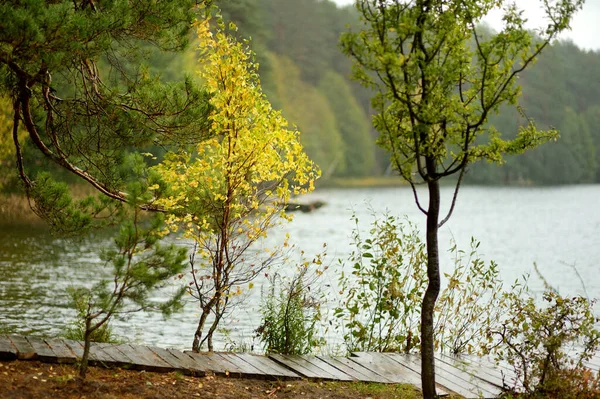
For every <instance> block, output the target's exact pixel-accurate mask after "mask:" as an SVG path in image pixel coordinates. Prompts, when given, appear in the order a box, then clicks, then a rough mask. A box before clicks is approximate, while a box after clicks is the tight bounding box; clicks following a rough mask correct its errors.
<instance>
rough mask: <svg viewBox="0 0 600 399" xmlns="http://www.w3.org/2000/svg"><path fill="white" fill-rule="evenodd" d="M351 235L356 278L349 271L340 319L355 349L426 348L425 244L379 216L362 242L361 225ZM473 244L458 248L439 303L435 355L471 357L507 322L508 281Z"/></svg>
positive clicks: (407, 225)
mask: <svg viewBox="0 0 600 399" xmlns="http://www.w3.org/2000/svg"><path fill="white" fill-rule="evenodd" d="M352 219H353V221H354V222H355V225H356V228H355V229H354V231H353V233H352V239H353V246H354V251H353V252H352V253H351V254H350V257H349V259H348V261H349V262H350V264H351V265H352V271H351V274H350V275H346V274H344V273H343V272H342V275H341V277H340V280H339V281H340V288H341V290H340V294H342V295H345V296H346V298H345V299H344V301H343V303H342V305H341V306H339V307H338V308H337V309H336V310H335V315H336V316H337V317H338V319H339V320H341V322H342V323H343V326H342V328H343V329H344V330H345V333H344V341H345V343H346V346H347V349H348V351H350V352H351V351H374V352H389V351H402V352H410V351H413V350H418V349H419V348H420V333H419V331H420V323H419V321H420V314H421V302H422V298H423V294H424V291H425V288H426V286H427V275H426V262H427V253H426V251H425V244H424V243H423V242H422V241H421V239H420V233H419V230H418V229H417V228H416V226H415V225H414V224H412V223H411V222H410V221H408V220H406V219H404V220H401V219H398V218H396V217H394V216H391V215H389V214H385V215H384V216H383V217H376V218H375V220H374V221H373V222H372V224H371V229H370V231H369V236H368V237H367V238H363V236H362V235H361V233H360V228H359V221H358V218H357V217H356V215H353V216H352ZM478 247H479V242H477V241H476V240H474V239H471V250H470V252H468V253H466V252H464V251H462V250H459V249H458V248H457V246H456V244H454V243H453V245H452V248H451V249H450V252H451V253H453V254H454V265H455V268H454V270H453V272H452V273H451V274H445V276H446V278H447V279H448V284H447V286H446V288H445V289H444V290H443V291H442V293H441V295H440V298H439V300H438V302H437V305H436V308H435V311H436V322H435V326H434V327H435V345H436V349H438V350H441V351H447V352H451V353H454V354H458V353H465V352H466V353H471V352H475V351H477V350H478V349H479V346H480V344H481V343H482V342H483V341H485V340H486V339H487V336H486V333H487V331H488V328H489V327H490V326H491V325H493V324H494V323H496V322H497V321H498V320H499V318H500V316H501V308H502V306H501V302H502V301H503V298H504V297H503V296H502V295H501V292H502V281H501V280H500V279H499V272H498V267H497V265H496V264H495V263H494V262H490V263H489V264H486V263H485V262H483V260H482V259H481V258H480V257H479V255H478V254H477V248H478Z"/></svg>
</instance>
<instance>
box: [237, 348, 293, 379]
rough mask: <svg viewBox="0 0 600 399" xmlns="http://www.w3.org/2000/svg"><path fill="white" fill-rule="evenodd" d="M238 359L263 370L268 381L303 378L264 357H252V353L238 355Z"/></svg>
mask: <svg viewBox="0 0 600 399" xmlns="http://www.w3.org/2000/svg"><path fill="white" fill-rule="evenodd" d="M236 357H237V358H238V359H241V360H243V361H245V362H246V363H249V364H251V365H252V366H254V367H256V368H257V369H259V370H261V371H262V372H263V373H264V374H265V376H266V377H267V379H281V380H290V379H293V380H297V379H300V378H301V377H300V376H299V375H298V374H296V373H294V372H293V371H291V370H290V369H287V368H285V367H283V366H281V365H280V364H279V363H277V362H275V361H273V360H271V359H268V358H266V357H264V356H257V355H252V354H250V353H236Z"/></svg>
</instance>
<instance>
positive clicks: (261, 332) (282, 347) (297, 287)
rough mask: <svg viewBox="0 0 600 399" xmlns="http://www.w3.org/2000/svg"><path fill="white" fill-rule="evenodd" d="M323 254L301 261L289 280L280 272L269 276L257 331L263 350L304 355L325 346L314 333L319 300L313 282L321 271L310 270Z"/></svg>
mask: <svg viewBox="0 0 600 399" xmlns="http://www.w3.org/2000/svg"><path fill="white" fill-rule="evenodd" d="M324 256H325V254H324V253H323V254H320V255H318V256H317V257H316V258H315V259H313V260H312V262H304V263H303V264H301V265H300V266H299V268H298V272H297V273H296V274H295V275H294V276H293V277H292V278H291V280H289V281H286V278H285V277H284V276H282V275H281V274H279V273H275V274H274V275H273V276H271V277H270V278H269V282H270V286H269V290H268V292H267V295H266V299H265V295H264V292H263V306H262V315H263V318H262V323H261V325H260V327H259V328H258V329H257V330H256V333H257V336H258V337H259V338H260V340H261V341H262V343H263V344H264V346H265V352H266V353H281V354H285V355H304V354H307V353H311V352H312V351H313V349H315V348H318V347H320V346H322V345H324V343H325V341H324V339H323V338H319V337H317V336H316V332H317V323H318V322H319V321H320V320H321V299H322V298H321V295H319V292H320V289H319V288H318V287H317V286H316V282H317V280H318V278H319V276H320V275H321V274H322V272H323V270H321V269H318V268H317V269H316V270H314V271H311V267H310V266H311V265H315V266H317V267H319V266H321V265H322V259H323V257H324ZM326 268H327V267H324V268H323V269H326Z"/></svg>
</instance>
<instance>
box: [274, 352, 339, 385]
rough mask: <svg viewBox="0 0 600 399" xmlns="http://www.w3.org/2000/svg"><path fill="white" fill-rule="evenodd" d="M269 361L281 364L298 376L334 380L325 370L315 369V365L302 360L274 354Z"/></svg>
mask: <svg viewBox="0 0 600 399" xmlns="http://www.w3.org/2000/svg"><path fill="white" fill-rule="evenodd" d="M269 359H272V360H274V361H276V362H277V363H279V364H282V365H284V366H285V367H288V368H290V369H292V371H294V372H295V373H297V374H300V375H301V376H303V377H306V378H315V379H320V380H334V379H335V378H334V376H332V375H331V374H329V373H327V372H326V371H325V370H323V369H320V368H318V367H315V366H314V365H313V364H311V363H309V362H307V361H305V360H303V359H300V358H293V359H292V358H288V357H287V356H284V355H279V354H272V355H269Z"/></svg>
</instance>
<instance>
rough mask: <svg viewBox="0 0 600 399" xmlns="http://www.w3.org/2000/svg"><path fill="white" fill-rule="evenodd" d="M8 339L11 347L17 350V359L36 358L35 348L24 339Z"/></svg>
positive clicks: (17, 337)
mask: <svg viewBox="0 0 600 399" xmlns="http://www.w3.org/2000/svg"><path fill="white" fill-rule="evenodd" d="M8 337H9V338H10V341H11V342H12V344H13V346H14V347H15V348H17V359H19V360H32V359H36V358H37V353H36V351H35V348H34V347H33V346H31V344H30V343H29V341H27V339H26V338H25V337H22V336H20V335H9V336H8Z"/></svg>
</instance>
